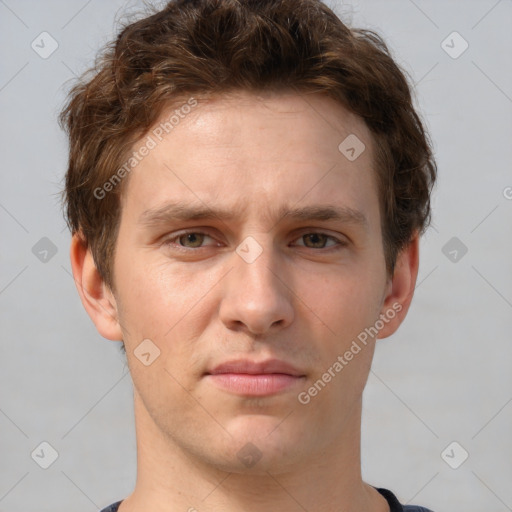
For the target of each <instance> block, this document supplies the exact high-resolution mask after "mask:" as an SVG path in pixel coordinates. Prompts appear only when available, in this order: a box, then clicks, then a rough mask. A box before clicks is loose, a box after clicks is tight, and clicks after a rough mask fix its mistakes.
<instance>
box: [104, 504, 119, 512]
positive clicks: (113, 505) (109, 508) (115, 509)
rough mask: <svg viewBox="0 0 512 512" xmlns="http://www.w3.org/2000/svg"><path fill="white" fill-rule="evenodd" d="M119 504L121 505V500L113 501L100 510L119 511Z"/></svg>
mask: <svg viewBox="0 0 512 512" xmlns="http://www.w3.org/2000/svg"><path fill="white" fill-rule="evenodd" d="M119 505H121V502H120V501H117V502H116V503H112V505H110V506H109V507H107V508H104V509H102V510H100V512H117V509H118V508H119Z"/></svg>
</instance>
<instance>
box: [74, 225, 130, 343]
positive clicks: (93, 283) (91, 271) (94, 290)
mask: <svg viewBox="0 0 512 512" xmlns="http://www.w3.org/2000/svg"><path fill="white" fill-rule="evenodd" d="M70 257H71V268H72V270H73V277H74V279H75V284H76V287H77V289H78V294H79V295H80V299H81V300H82V304H83V305H84V308H85V310H86V311H87V313H88V314H89V316H90V317H91V320H92V321H93V322H94V325H95V326H96V329H98V332H99V333H100V334H101V335H102V336H103V337H104V338H107V339H109V340H113V341H122V339H123V335H122V331H121V326H120V325H119V321H118V313H117V304H116V300H115V298H114V295H113V294H112V292H111V290H110V288H109V287H108V286H107V285H106V284H105V282H104V281H103V279H102V278H101V276H100V274H99V272H98V269H97V268H96V264H95V263H94V259H93V256H92V253H91V250H90V248H89V247H88V245H87V243H86V242H85V241H84V240H83V238H82V237H81V236H80V235H79V234H75V235H73V238H72V239H71V249H70Z"/></svg>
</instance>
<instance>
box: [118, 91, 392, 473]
mask: <svg viewBox="0 0 512 512" xmlns="http://www.w3.org/2000/svg"><path fill="white" fill-rule="evenodd" d="M174 108H176V107H173V109H174ZM168 118H169V112H166V114H165V115H164V116H163V118H162V119H168ZM151 134H152V132H151V131H150V132H149V135H151ZM351 134H355V135H356V136H357V137H358V139H359V140H360V141H362V142H363V143H364V144H365V146H366V149H365V150H364V151H363V152H362V153H361V154H360V156H358V158H356V159H355V160H353V161H350V159H349V158H347V155H349V156H352V152H351V151H350V148H349V150H348V152H347V151H345V152H344V153H343V152H342V151H340V150H339V149H338V146H339V145H340V143H342V141H344V139H346V137H347V136H349V135H351ZM153 139H155V141H157V142H158V139H157V138H156V137H154V136H153ZM145 140H146V139H145V138H144V141H145ZM350 140H352V141H353V140H355V139H349V141H350ZM139 146H140V145H139ZM139 146H136V147H135V148H134V149H137V147H139ZM345 149H346V148H345ZM359 150H360V146H358V147H357V148H356V151H359ZM373 162H374V154H373V146H372V141H371V136H370V133H369V131H368V129H367V128H366V126H365V125H364V123H363V122H362V120H361V119H359V118H358V117H356V116H354V115H352V114H350V113H348V112H347V111H346V110H345V109H344V108H343V107H342V106H340V105H339V104H338V103H336V102H334V101H333V100H330V99H327V98H326V97H321V96H318V95H314V96H311V95H310V96H308V97H307V98H306V97H301V96H299V95H295V94H288V95H275V96H267V97H265V98H261V97H256V96H254V95H250V94H248V93H247V94H245V93H244V94H241V93H240V94H237V95H231V96H223V97H221V98H220V99H217V100H215V101H210V102H207V103H204V104H203V103H200V104H199V106H197V107H196V108H195V109H193V111H192V112H191V113H190V114H188V115H187V116H185V117H184V118H183V119H181V118H180V121H179V124H178V125H177V126H175V127H174V128H173V129H172V131H171V132H170V133H169V135H167V136H166V137H164V138H163V140H162V141H160V142H158V143H157V145H156V147H155V148H153V149H152V150H151V151H149V154H148V155H147V156H146V157H145V158H144V159H143V160H142V161H141V162H140V163H139V164H138V165H137V167H136V168H135V169H134V170H133V171H132V173H131V176H130V178H129V183H127V187H126V189H125V191H124V196H123V201H122V216H121V223H120V229H119V235H118V239H117V245H116V256H115V263H114V282H115V287H116V295H115V300H116V304H117V308H118V314H119V323H120V325H122V327H123V337H124V342H125V345H126V354H127V358H128V364H129V367H130V371H131V374H132V377H133V381H134V386H135V398H136V408H138V409H137V410H138V412H137V414H138V416H139V418H142V417H143V418H145V419H144V420H143V421H145V422H146V424H148V423H151V424H152V425H153V426H154V427H155V429H156V430H155V431H157V432H160V433H161V434H162V435H163V436H164V438H165V439H167V440H168V442H170V443H172V444H173V445H177V446H178V447H179V448H181V449H184V450H186V451H187V452H188V453H192V454H194V455H195V456H197V457H199V458H200V459H201V460H203V461H208V462H211V463H213V464H215V465H216V466H218V467H220V468H222V469H226V470H228V471H238V470H240V471H241V470H243V469H244V464H246V460H245V462H244V459H243V457H241V456H240V455H241V454H245V452H249V455H254V457H255V458H257V457H259V454H262V457H261V460H260V461H259V462H258V464H257V465H256V466H255V468H261V470H265V469H268V468H272V471H273V472H278V471H284V470H286V468H287V467H290V465H291V464H294V463H296V462H297V461H299V460H304V458H307V457H312V456H313V454H321V453H325V452H326V451H327V450H329V449H330V447H332V446H335V444H336V442H339V441H340V436H341V435H343V430H344V426H346V425H347V422H349V423H350V421H352V420H353V417H354V414H355V411H356V410H357V405H358V403H359V401H360V399H361V394H362V391H363V388H364V385H365V383H366V379H367V376H368V372H369V368H370V364H371V359H372V355H373V349H374V340H371V339H369V341H368V343H367V345H366V346H365V345H363V344H362V343H360V342H359V343H358V344H359V345H360V347H361V350H360V351H359V352H358V353H357V354H355V355H354V356H353V358H352V359H351V360H350V361H346V359H344V360H345V361H346V363H347V364H343V365H342V366H343V368H342V369H341V370H339V366H336V368H337V369H338V371H336V370H334V371H333V370H332V368H333V365H334V364H335V363H336V361H339V360H338V356H340V355H341V356H343V354H345V352H347V351H348V350H349V349H350V347H351V346H352V343H353V341H354V340H357V337H358V335H359V334H360V333H361V332H363V331H364V330H365V328H367V327H369V326H373V325H374V324H375V322H376V320H377V319H378V318H379V314H380V313H382V312H383V303H384V298H385V295H386V290H387V289H388V285H389V280H388V279H387V275H386V270H385V260H384V254H383V246H382V234H381V228H380V222H381V220H380V212H379V203H378V195H377V186H376V177H375V168H374V164H373ZM143 340H151V343H149V342H147V341H146V342H145V343H146V345H143V346H142V347H145V349H144V350H141V349H139V350H137V347H138V346H139V345H140V344H141V342H142V341H143ZM148 343H149V344H148ZM153 344H154V346H156V347H158V350H159V351H160V355H159V356H158V357H157V358H156V359H155V360H154V361H153V362H152V363H151V364H149V365H147V366H146V365H145V364H143V362H141V360H140V359H142V360H143V361H145V362H146V363H147V362H149V361H150V360H152V359H153V357H155V355H156V354H157V353H158V351H157V350H156V348H155V347H154V346H153ZM134 351H135V353H134ZM141 352H143V353H145V354H146V355H144V356H141ZM148 353H149V354H150V355H147V354H148ZM136 354H138V356H139V357H137V356H136ZM139 358H140V359H139ZM270 360H273V363H271V364H266V363H268V362H269V361H270ZM276 360H277V362H276ZM224 363H229V364H227V366H225V367H224V368H222V367H221V368H218V367H219V365H223V364H224ZM231 363H232V364H231ZM251 363H254V365H253V366H251ZM259 363H262V365H261V366H258V365H257V364H259ZM340 364H341V363H340ZM244 365H245V366H244ZM286 365H288V367H287V366H286ZM329 368H331V374H330V375H331V379H327V378H324V381H323V382H324V384H325V385H324V386H321V385H319V384H318V383H317V387H316V389H317V393H316V394H315V393H314V392H312V393H309V392H308V390H309V389H310V388H311V387H312V386H314V384H315V382H317V381H318V380H319V379H322V375H323V374H325V372H327V371H328V369H329ZM217 371H218V372H220V373H216V372H217ZM266 372H269V373H267V374H266V375H261V374H262V373H266ZM248 373H250V375H249V374H248ZM255 374H258V375H255ZM333 375H334V376H333ZM325 380H330V381H329V382H325ZM319 388H321V390H319ZM299 396H300V397H302V400H299ZM307 397H309V400H308V399H307ZM305 402H307V403H305ZM141 421H142V420H141ZM345 430H346V429H345ZM247 443H252V445H254V446H255V447H256V448H257V450H256V449H255V448H254V447H252V445H249V446H246V445H247ZM244 446H245V448H244ZM240 450H242V451H241V452H240ZM243 450H245V452H244V451H243ZM251 451H253V452H254V453H252V452H251ZM246 465H247V464H246Z"/></svg>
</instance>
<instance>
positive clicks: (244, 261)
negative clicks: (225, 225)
mask: <svg viewBox="0 0 512 512" xmlns="http://www.w3.org/2000/svg"><path fill="white" fill-rule="evenodd" d="M241 245H242V244H241ZM255 245H256V244H255V243H254V239H253V242H252V244H249V246H247V245H246V246H245V249H247V248H248V250H247V251H246V253H245V254H244V252H243V249H244V247H243V246H242V247H240V246H239V248H241V250H240V251H238V250H237V251H236V252H234V253H233V264H234V268H233V269H232V270H231V272H229V274H228V275H227V276H226V280H225V281H224V288H223V297H222V302H221V305H220V312H219V315H220V318H221V321H222V322H223V323H224V325H225V326H226V327H227V328H228V329H231V330H236V331H244V330H245V331H246V332H247V333H249V334H252V335H264V334H268V333H269V332H270V331H272V330H278V329H282V328H285V327H287V326H288V325H290V324H291V323H292V321H293V317H294V309H293V304H292V297H293V294H292V291H291V290H290V288H289V287H288V286H289V285H286V275H285V273H284V272H283V270H284V269H283V266H282V262H280V261H279V259H278V255H276V254H274V251H273V250H272V248H271V247H268V246H266V247H265V248H263V246H261V245H259V244H257V246H256V247H255ZM255 251H257V252H256V253H255ZM251 253H252V254H251ZM258 254H259V255H258ZM255 256H257V257H256V258H255Z"/></svg>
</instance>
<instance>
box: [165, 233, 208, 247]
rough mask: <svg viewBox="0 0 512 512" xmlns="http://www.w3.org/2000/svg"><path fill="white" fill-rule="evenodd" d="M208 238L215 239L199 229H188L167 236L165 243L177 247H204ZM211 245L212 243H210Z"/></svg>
mask: <svg viewBox="0 0 512 512" xmlns="http://www.w3.org/2000/svg"><path fill="white" fill-rule="evenodd" d="M208 240H211V241H213V238H212V237H211V236H209V235H207V234H206V233H201V232H199V231H187V232H182V233H178V234H176V235H174V236H172V237H169V238H167V239H166V240H165V241H164V244H165V245H167V246H174V247H177V248H185V249H198V248H201V247H203V246H204V245H203V244H204V242H205V241H208ZM209 245H212V244H211V243H210V244H209Z"/></svg>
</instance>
